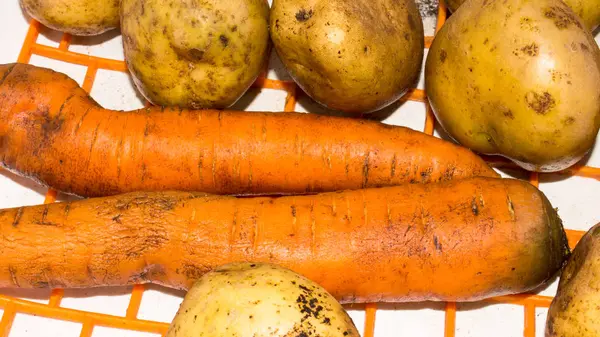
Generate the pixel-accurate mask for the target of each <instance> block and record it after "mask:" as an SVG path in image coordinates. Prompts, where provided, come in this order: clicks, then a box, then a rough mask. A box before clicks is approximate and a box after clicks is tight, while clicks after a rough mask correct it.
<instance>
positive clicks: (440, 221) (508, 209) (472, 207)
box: [0, 178, 569, 302]
mask: <svg viewBox="0 0 600 337" xmlns="http://www.w3.org/2000/svg"><path fill="white" fill-rule="evenodd" d="M0 233H1V235H0V287H24V288H28V287H94V286H115V285H125V284H132V283H146V282H154V283H158V284H162V285H166V286H169V287H175V288H187V287H189V286H190V285H191V284H192V282H193V281H194V280H195V279H197V278H198V277H200V276H201V275H203V274H204V273H206V272H207V271H210V270H212V269H213V268H215V267H217V266H219V265H221V264H225V263H229V262H234V261H254V262H270V263H275V264H279V265H282V266H284V267H288V268H290V269H292V270H294V271H296V272H299V273H301V274H303V275H305V276H306V277H308V278H310V279H312V280H314V281H316V282H318V283H319V284H321V285H322V286H323V287H325V288H326V289H327V290H328V291H329V292H330V293H332V294H333V295H334V296H335V297H336V298H338V299H339V300H341V301H343V302H349V301H350V302H364V301H369V302H374V301H384V302H385V301H423V300H441V301H472V300H479V299H482V298H485V297H488V296H494V295H503V294H511V293H519V292H525V291H528V290H531V289H533V288H536V287H537V286H539V285H540V284H542V283H544V282H545V281H546V280H548V279H549V278H550V277H552V276H553V275H554V274H555V273H556V272H557V271H558V270H559V268H560V267H561V266H562V264H563V261H564V260H565V258H566V257H567V255H568V254H569V249H568V246H567V241H566V237H565V233H564V231H563V229H562V225H561V222H560V219H559V218H558V216H557V214H556V213H555V211H554V209H553V208H552V206H551V205H550V203H549V202H548V200H547V199H546V197H545V196H544V195H543V194H542V193H541V192H540V191H539V190H537V189H536V188H535V187H533V186H532V185H529V184H528V183H527V182H523V181H518V180H509V179H496V178H468V179H463V180H455V181H451V182H444V183H434V184H412V185H411V184H407V185H402V186H396V187H383V188H373V189H364V190H356V191H344V192H338V193H324V194H317V195H306V196H287V197H280V198H266V197H255V198H235V197H230V196H211V195H205V194H199V193H188V192H154V193H151V192H134V193H130V194H124V195H118V196H112V197H104V198H98V199H84V200H80V201H73V202H69V203H55V204H48V205H41V206H31V207H21V208H16V209H7V210H3V211H0Z"/></svg>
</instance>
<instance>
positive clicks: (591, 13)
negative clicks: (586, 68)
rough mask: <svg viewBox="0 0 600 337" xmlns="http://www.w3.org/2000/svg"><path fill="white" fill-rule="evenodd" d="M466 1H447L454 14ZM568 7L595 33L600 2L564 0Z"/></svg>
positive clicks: (599, 15)
mask: <svg viewBox="0 0 600 337" xmlns="http://www.w3.org/2000/svg"><path fill="white" fill-rule="evenodd" d="M463 2H465V0H446V4H447V5H448V9H450V11H451V12H454V11H456V10H457V9H458V7H460V5H462V3H463ZM563 2H564V3H565V4H567V6H569V7H571V9H572V10H573V11H574V12H575V14H577V15H579V17H580V18H581V20H582V21H583V23H584V24H585V26H586V27H588V29H589V30H590V31H592V32H593V31H594V29H596V28H597V27H598V26H599V25H600V0H563Z"/></svg>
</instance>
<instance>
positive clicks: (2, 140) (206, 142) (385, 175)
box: [0, 64, 497, 196]
mask: <svg viewBox="0 0 600 337" xmlns="http://www.w3.org/2000/svg"><path fill="white" fill-rule="evenodd" d="M0 162H1V163H2V165H3V166H4V167H6V168H8V169H10V170H13V171H16V172H19V173H21V174H23V175H26V176H29V177H31V178H34V179H36V180H38V181H39V182H41V183H43V184H47V185H49V186H51V187H54V188H55V189H58V190H61V191H64V192H68V193H73V194H77V195H81V196H104V195H114V194H118V193H123V192H129V191H139V190H145V191H157V190H183V191H203V192H209V193H214V194H255V193H263V194H266V193H282V194H286V193H301V192H321V191H334V190H341V189H355V188H361V187H376V186H389V185H397V184H400V183H405V182H435V181H442V180H450V179H453V178H460V177H468V176H490V177H496V176H497V174H496V173H495V172H494V171H493V170H492V169H491V168H490V167H489V166H487V164H486V163H485V162H484V161H483V160H482V159H480V158H479V157H477V156H476V155H475V154H473V153H472V152H470V151H469V150H467V149H465V148H462V147H460V146H458V145H454V144H452V143H450V142H446V141H443V140H440V139H437V138H434V137H431V136H427V135H424V134H422V133H420V132H416V131H412V130H410V129H408V128H403V127H395V126H387V125H384V124H382V123H376V122H369V121H361V120H352V119H344V118H333V117H324V116H317V115H312V114H300V113H258V112H241V111H217V110H208V111H187V110H179V109H176V110H173V109H164V108H159V107H155V108H148V109H142V110H137V111H131V112H127V113H125V112H120V111H113V110H107V109H104V108H102V107H100V106H99V105H98V104H96V103H95V102H94V101H93V100H92V99H91V98H90V97H89V96H88V95H87V94H86V93H85V92H84V91H83V90H82V89H81V88H79V86H78V85H77V83H75V82H74V81H73V80H71V79H69V78H68V77H67V76H66V75H64V74H60V73H57V72H54V71H52V70H49V69H44V68H37V67H34V66H31V65H24V64H16V65H15V64H11V65H0Z"/></svg>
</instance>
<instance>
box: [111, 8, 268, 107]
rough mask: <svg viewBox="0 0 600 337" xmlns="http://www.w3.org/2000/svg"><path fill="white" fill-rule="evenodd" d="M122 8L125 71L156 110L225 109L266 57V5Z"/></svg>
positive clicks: (256, 72)
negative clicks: (182, 108)
mask: <svg viewBox="0 0 600 337" xmlns="http://www.w3.org/2000/svg"><path fill="white" fill-rule="evenodd" d="M121 7H122V8H121V17H122V20H121V31H122V33H123V46H124V50H125V60H126V62H127V66H128V68H129V71H130V72H131V74H132V76H133V79H134V83H135V84H136V86H137V88H138V89H139V90H140V92H141V93H142V94H143V95H144V96H145V97H146V98H147V99H148V100H149V101H150V102H152V103H154V104H156V105H163V106H180V107H185V108H192V109H200V108H225V107H228V106H230V105H231V104H233V103H235V102H236V101H237V100H238V99H239V98H240V97H241V96H242V95H243V94H244V92H246V90H247V89H248V88H249V87H250V85H251V84H252V83H253V82H254V81H255V80H256V78H257V77H258V75H259V73H260V72H261V70H262V69H263V67H264V65H265V62H266V61H267V58H268V56H269V30H268V22H269V21H268V20H269V7H268V5H267V4H266V2H265V1H264V0H230V1H217V0H206V1H204V0H166V1H162V0H123V1H122V5H121Z"/></svg>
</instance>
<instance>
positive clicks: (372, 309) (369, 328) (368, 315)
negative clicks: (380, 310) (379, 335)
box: [363, 303, 377, 337]
mask: <svg viewBox="0 0 600 337" xmlns="http://www.w3.org/2000/svg"><path fill="white" fill-rule="evenodd" d="M376 313H377V304H376V303H367V304H365V331H364V333H363V337H373V336H374V335H375V314H376Z"/></svg>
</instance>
